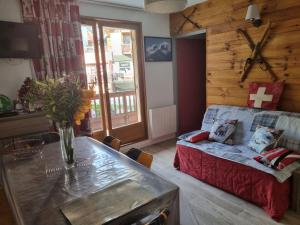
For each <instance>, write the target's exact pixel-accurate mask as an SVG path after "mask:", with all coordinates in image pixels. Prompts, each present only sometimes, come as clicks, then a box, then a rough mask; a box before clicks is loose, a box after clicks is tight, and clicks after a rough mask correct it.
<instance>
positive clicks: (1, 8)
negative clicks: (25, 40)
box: [0, 0, 32, 99]
mask: <svg viewBox="0 0 300 225" xmlns="http://www.w3.org/2000/svg"><path fill="white" fill-rule="evenodd" d="M0 20H1V21H2V20H5V21H12V22H22V17H21V8H20V3H19V0H9V1H7V0H0ZM28 76H29V77H30V76H32V71H31V66H30V60H28V59H0V94H4V95H7V96H8V97H10V98H11V99H15V98H16V97H17V91H18V89H19V88H20V87H21V85H22V83H23V81H24V80H25V78H26V77H28Z"/></svg>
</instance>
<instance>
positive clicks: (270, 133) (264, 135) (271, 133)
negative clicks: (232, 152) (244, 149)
mask: <svg viewBox="0 0 300 225" xmlns="http://www.w3.org/2000/svg"><path fill="white" fill-rule="evenodd" d="M282 133H283V130H276V129H272V128H268V127H262V126H257V128H256V131H255V132H254V134H253V136H252V138H251V139H250V141H249V144H248V146H249V147H250V148H252V149H253V150H254V151H256V152H257V153H261V152H263V151H266V150H268V149H270V148H272V147H274V146H275V145H277V143H278V141H279V139H280V138H281V136H282Z"/></svg>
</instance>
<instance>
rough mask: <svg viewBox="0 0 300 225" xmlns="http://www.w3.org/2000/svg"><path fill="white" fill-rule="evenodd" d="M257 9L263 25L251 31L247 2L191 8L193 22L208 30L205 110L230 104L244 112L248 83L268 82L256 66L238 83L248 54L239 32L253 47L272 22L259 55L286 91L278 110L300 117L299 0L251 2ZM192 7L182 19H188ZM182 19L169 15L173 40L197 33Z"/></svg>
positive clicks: (214, 0)
mask: <svg viewBox="0 0 300 225" xmlns="http://www.w3.org/2000/svg"><path fill="white" fill-rule="evenodd" d="M253 2H254V3H256V4H258V6H259V8H260V10H261V14H262V19H263V25H262V26H261V27H259V28H255V27H253V26H252V25H251V24H250V23H248V22H246V21H245V19H244V18H245V15H246V11H247V6H248V0H208V1H207V2H204V3H201V4H198V5H195V6H196V7H197V11H196V12H195V14H194V15H193V16H192V17H191V19H192V20H193V21H195V22H197V23H198V24H199V25H201V26H202V27H203V28H206V29H207V41H206V45H207V55H206V58H207V67H206V68H207V71H206V91H207V104H208V105H210V104H230V105H240V106H245V105H246V102H247V94H248V85H249V82H253V81H257V82H271V79H270V76H269V74H268V72H264V71H262V70H261V69H260V68H259V66H258V65H255V67H254V68H253V70H252V71H251V72H250V74H249V78H248V79H247V80H246V81H245V82H244V83H240V76H241V74H242V71H243V66H244V63H245V59H246V58H247V57H248V56H249V55H250V53H251V50H250V49H249V47H248V45H247V43H246V42H245V40H244V39H243V37H242V36H240V35H239V34H237V32H236V30H237V29H238V28H242V29H246V30H247V31H248V32H249V34H250V36H251V37H252V38H253V39H254V40H255V42H256V41H258V40H259V39H260V36H261V34H262V32H263V31H264V29H265V27H266V24H267V22H268V21H271V22H272V31H271V36H270V38H269V40H268V42H267V44H266V47H265V48H264V50H263V55H264V56H265V58H266V59H267V60H268V62H269V63H270V64H271V66H272V68H273V70H274V72H275V73H276V75H277V76H278V77H279V78H280V80H285V81H286V88H285V91H284V94H283V98H282V100H281V102H280V107H279V109H281V110H286V111H295V112H300V1H299V0H255V1H253ZM192 9H193V7H190V8H187V9H186V10H185V11H184V12H183V13H184V14H185V15H189V14H190V12H191V11H192ZM184 20H185V19H184V18H183V16H182V15H181V13H176V14H171V15H170V29H171V35H172V36H176V35H178V34H187V33H189V32H193V31H196V30H197V28H195V27H194V26H193V25H192V24H191V23H189V22H187V23H186V24H185V26H184V27H183V29H182V31H181V32H180V33H177V31H178V29H179V27H180V26H181V24H182V23H183V22H184Z"/></svg>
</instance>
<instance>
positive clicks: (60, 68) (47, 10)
mask: <svg viewBox="0 0 300 225" xmlns="http://www.w3.org/2000/svg"><path fill="white" fill-rule="evenodd" d="M20 1H21V5H22V12H23V17H24V22H33V23H36V24H37V25H38V27H39V29H40V38H41V46H40V49H41V51H42V57H41V59H33V64H34V70H35V73H36V78H37V79H44V78H45V77H46V76H47V77H49V78H58V77H61V76H64V75H70V76H76V77H79V78H80V80H81V81H82V82H83V84H86V74H85V66H84V65H85V64H84V52H83V46H82V37H81V26H80V15H79V6H78V4H77V3H76V2H75V1H74V0H20Z"/></svg>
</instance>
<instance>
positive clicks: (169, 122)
mask: <svg viewBox="0 0 300 225" xmlns="http://www.w3.org/2000/svg"><path fill="white" fill-rule="evenodd" d="M176 121H177V119H176V105H170V106H166V107H161V108H155V109H150V110H149V122H150V132H151V137H152V139H155V138H159V137H162V136H165V135H168V134H174V133H176V129H177V123H176Z"/></svg>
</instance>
